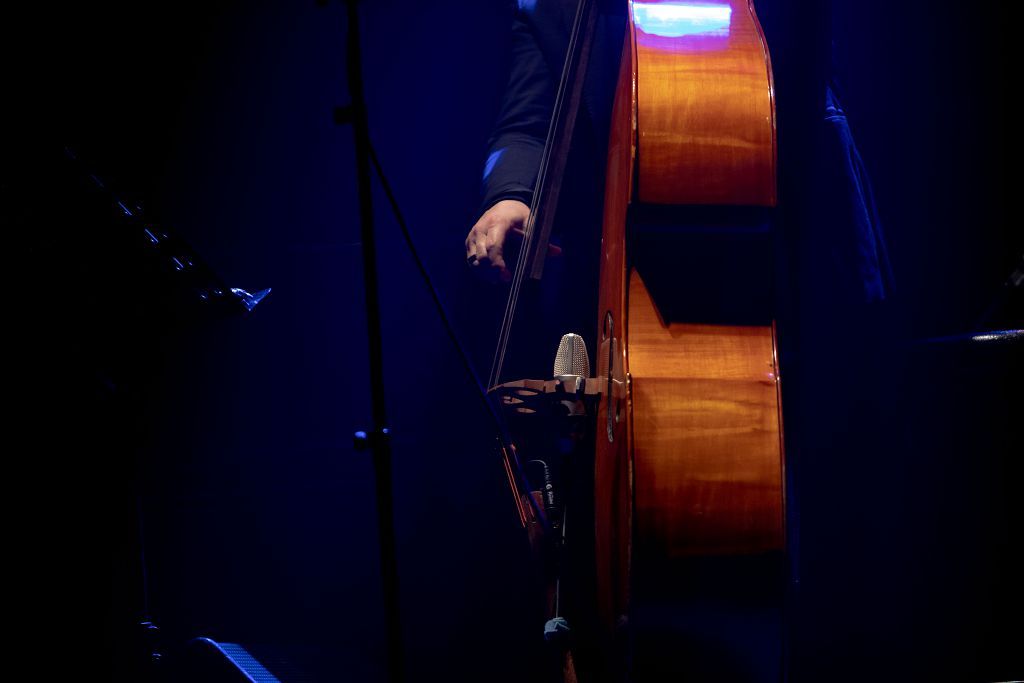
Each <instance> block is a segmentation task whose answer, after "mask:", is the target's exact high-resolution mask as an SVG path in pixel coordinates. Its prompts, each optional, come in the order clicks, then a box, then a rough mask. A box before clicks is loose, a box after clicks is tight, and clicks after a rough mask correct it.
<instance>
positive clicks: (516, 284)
mask: <svg viewBox="0 0 1024 683" xmlns="http://www.w3.org/2000/svg"><path fill="white" fill-rule="evenodd" d="M589 2H591V0H579V2H578V3H577V5H576V15H575V16H574V18H573V25H572V31H571V32H570V35H569V44H568V46H567V48H566V54H565V61H564V62H563V63H562V74H561V77H560V78H559V82H558V89H557V91H556V94H555V102H554V107H553V111H552V116H551V121H550V123H549V124H548V131H547V136H546V138H545V141H544V150H543V152H542V153H541V162H540V168H539V169H538V173H537V180H536V181H535V184H534V192H533V197H532V199H531V201H530V214H529V218H527V221H526V226H525V227H524V229H523V241H522V245H521V247H520V252H519V258H518V259H517V260H516V267H515V271H514V274H513V277H512V281H511V287H510V291H509V297H508V300H507V302H506V304H505V313H504V316H503V317H502V322H501V330H500V332H499V335H498V345H497V347H496V349H495V354H494V360H493V362H492V364H491V372H490V375H489V377H488V387H494V386H497V385H498V383H499V381H500V378H501V370H502V367H503V366H504V363H505V353H506V351H507V349H508V341H509V336H510V334H511V331H512V323H513V320H514V319H515V312H516V308H517V307H518V304H519V295H520V291H521V289H522V284H523V280H524V279H525V275H526V265H527V263H526V262H527V261H528V260H529V259H528V256H529V254H530V253H531V251H532V247H533V238H534V227H535V225H536V222H537V221H536V217H537V209H538V207H539V206H540V204H541V200H542V198H543V194H544V188H545V187H546V181H547V175H548V170H549V168H550V166H551V154H552V148H553V147H554V144H555V136H556V132H557V129H558V122H559V121H560V120H561V118H562V110H563V109H564V104H565V100H566V97H567V95H566V92H567V90H568V86H569V76H570V73H571V71H572V64H573V62H574V61H575V57H576V52H577V50H578V47H577V46H578V44H579V42H580V41H579V39H580V36H581V34H582V25H583V17H584V15H585V11H584V10H585V8H586V5H587V4H589ZM580 77H582V76H580ZM550 208H551V210H554V207H550ZM545 257H546V254H536V255H535V258H545Z"/></svg>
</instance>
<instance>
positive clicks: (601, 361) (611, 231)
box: [594, 35, 635, 630]
mask: <svg viewBox="0 0 1024 683" xmlns="http://www.w3.org/2000/svg"><path fill="white" fill-rule="evenodd" d="M633 63H634V58H633V53H632V40H631V39H630V38H629V36H628V35H627V38H626V41H625V44H624V45H623V51H622V60H621V62H620V67H619V79H618V86H617V88H616V92H615V100H614V103H613V105H612V126H611V133H610V137H609V144H608V164H607V169H606V183H605V207H604V222H603V227H602V233H601V259H602V260H601V269H600V272H601V279H600V283H599V291H598V310H597V314H598V315H597V318H598V326H597V339H598V341H599V344H598V349H597V352H598V359H597V365H598V366H599V367H600V368H603V369H604V370H605V372H607V366H608V361H607V360H606V358H605V357H603V356H602V346H603V344H604V343H608V341H609V340H608V339H605V340H604V341H603V342H602V337H604V336H606V335H605V334H604V332H605V330H604V325H605V321H606V319H607V318H608V317H609V316H610V317H611V320H612V324H613V328H614V329H613V330H612V337H614V338H615V339H617V340H618V345H617V354H618V356H619V363H620V364H621V366H622V368H623V372H625V370H626V369H627V366H626V361H627V359H626V347H625V344H624V337H625V333H626V323H625V320H626V242H625V239H624V235H625V225H626V213H627V209H628V206H629V200H630V189H631V187H632V185H633V169H634V158H635V146H634V112H635V100H634V89H633V84H634V82H635V81H634V77H635V74H634V70H633ZM600 374H601V373H600V372H599V375H600ZM605 388H606V389H607V387H605ZM609 406H611V407H612V408H611V409H612V410H613V411H618V412H619V414H620V416H621V419H620V420H619V421H618V422H617V423H616V426H615V433H614V437H613V440H611V441H609V440H608V438H607V435H606V434H605V431H606V427H605V426H606V424H607V420H608V410H609ZM631 431H632V430H631V428H630V411H629V409H628V397H626V398H625V399H623V400H622V401H621V402H620V403H616V402H615V401H609V400H608V397H607V396H605V399H604V400H602V401H601V404H600V408H599V410H598V415H597V428H596V432H597V433H596V435H595V440H596V446H595V457H594V531H595V539H594V540H595V548H594V549H595V563H596V567H595V570H596V580H597V602H598V612H599V614H600V616H601V619H602V621H603V622H604V624H605V626H606V628H608V629H609V630H610V629H611V628H612V626H613V625H614V624H615V623H616V621H617V620H618V618H619V616H620V615H624V614H626V610H627V605H628V602H629V567H630V558H631V550H632V539H631V531H632V509H633V504H632V487H633V481H632V469H631V467H632V464H631V463H632V461H631V455H630V442H629V438H630V434H631Z"/></svg>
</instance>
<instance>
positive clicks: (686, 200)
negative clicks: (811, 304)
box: [634, 0, 776, 206]
mask: <svg viewBox="0 0 1024 683" xmlns="http://www.w3.org/2000/svg"><path fill="white" fill-rule="evenodd" d="M658 5H666V6H668V5H672V6H674V7H675V8H679V7H680V5H679V3H675V2H673V3H670V2H658V1H657V0H654V1H647V2H643V3H637V4H636V5H635V6H634V14H635V18H637V19H638V21H636V31H635V33H634V35H635V41H636V43H635V52H636V82H637V89H636V97H637V101H636V107H637V125H638V134H639V135H638V145H639V151H638V166H639V168H638V174H639V179H638V195H639V196H638V198H639V200H640V201H642V202H647V203H653V204H723V205H726V204H728V205H754V206H771V205H774V203H775V173H774V168H775V156H776V155H775V120H774V103H773V86H772V81H771V68H770V63H769V61H768V52H767V49H766V48H765V42H764V36H763V34H762V32H761V27H760V25H759V23H758V21H757V16H756V15H755V13H754V10H753V6H752V5H750V4H749V3H748V2H747V0H729V1H728V2H717V3H714V4H711V3H694V4H692V5H688V6H687V7H684V8H682V9H673V7H660V8H659V7H658ZM726 6H728V12H727V16H726ZM655 12H661V14H660V15H653V14H652V13H655ZM686 12H704V13H707V12H713V13H717V14H712V19H711V21H710V26H708V25H701V24H700V23H699V22H697V23H695V24H693V26H692V30H691V32H690V33H688V34H685V35H678V36H675V37H670V36H666V35H663V34H666V33H667V34H670V35H671V34H674V33H678V32H680V31H683V32H685V31H687V30H688V29H687V27H688V26H690V24H691V23H692V20H690V19H687V15H686ZM644 13H646V14H644ZM673 13H676V14H677V19H676V20H675V21H674V23H673V21H671V17H672V16H673ZM649 16H668V17H669V19H667V20H663V21H660V22H655V21H652V20H650V19H648V18H647V17H649ZM714 16H718V17H720V18H721V17H725V19H724V20H722V23H721V25H718V26H716V25H715V19H714ZM645 19H647V20H646V21H645ZM688 22H690V23H688ZM700 29H704V32H701V30H700Z"/></svg>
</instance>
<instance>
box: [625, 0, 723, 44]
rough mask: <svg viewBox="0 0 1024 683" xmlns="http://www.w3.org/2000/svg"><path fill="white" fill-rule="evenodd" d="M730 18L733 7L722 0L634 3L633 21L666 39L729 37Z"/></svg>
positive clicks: (643, 28) (652, 33)
mask: <svg viewBox="0 0 1024 683" xmlns="http://www.w3.org/2000/svg"><path fill="white" fill-rule="evenodd" d="M731 18H732V7H730V6H729V5H725V4H721V3H696V2H634V3H633V21H634V22H635V23H636V26H637V28H639V29H640V30H641V31H643V32H644V33H647V34H648V35H652V36H662V37H664V38H680V37H682V36H708V37H727V36H728V35H729V21H730V19H731Z"/></svg>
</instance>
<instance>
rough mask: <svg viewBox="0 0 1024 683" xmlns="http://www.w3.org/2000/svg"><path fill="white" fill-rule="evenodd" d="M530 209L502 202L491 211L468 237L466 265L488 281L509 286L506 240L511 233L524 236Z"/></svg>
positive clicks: (513, 202)
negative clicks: (505, 251) (507, 283)
mask: <svg viewBox="0 0 1024 683" xmlns="http://www.w3.org/2000/svg"><path fill="white" fill-rule="evenodd" d="M529 213H530V210H529V207H528V206H526V204H524V203H522V202H520V201H518V200H503V201H500V202H498V203H497V204H495V205H494V206H492V207H491V208H490V209H488V210H487V211H486V212H485V213H484V215H483V216H481V217H480V220H478V221H477V222H476V225H474V226H473V228H472V230H470V231H469V235H468V236H467V237H466V263H468V264H469V265H470V266H471V267H472V268H473V269H474V272H476V273H478V274H480V275H482V276H484V277H485V278H486V279H489V280H501V281H503V282H508V281H509V280H510V279H511V277H512V275H511V273H510V272H509V270H508V268H507V266H506V264H505V256H504V248H505V237H506V235H507V233H508V232H509V230H513V231H518V232H519V233H520V234H521V233H522V226H523V225H524V224H525V222H526V219H527V218H528V217H529Z"/></svg>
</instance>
